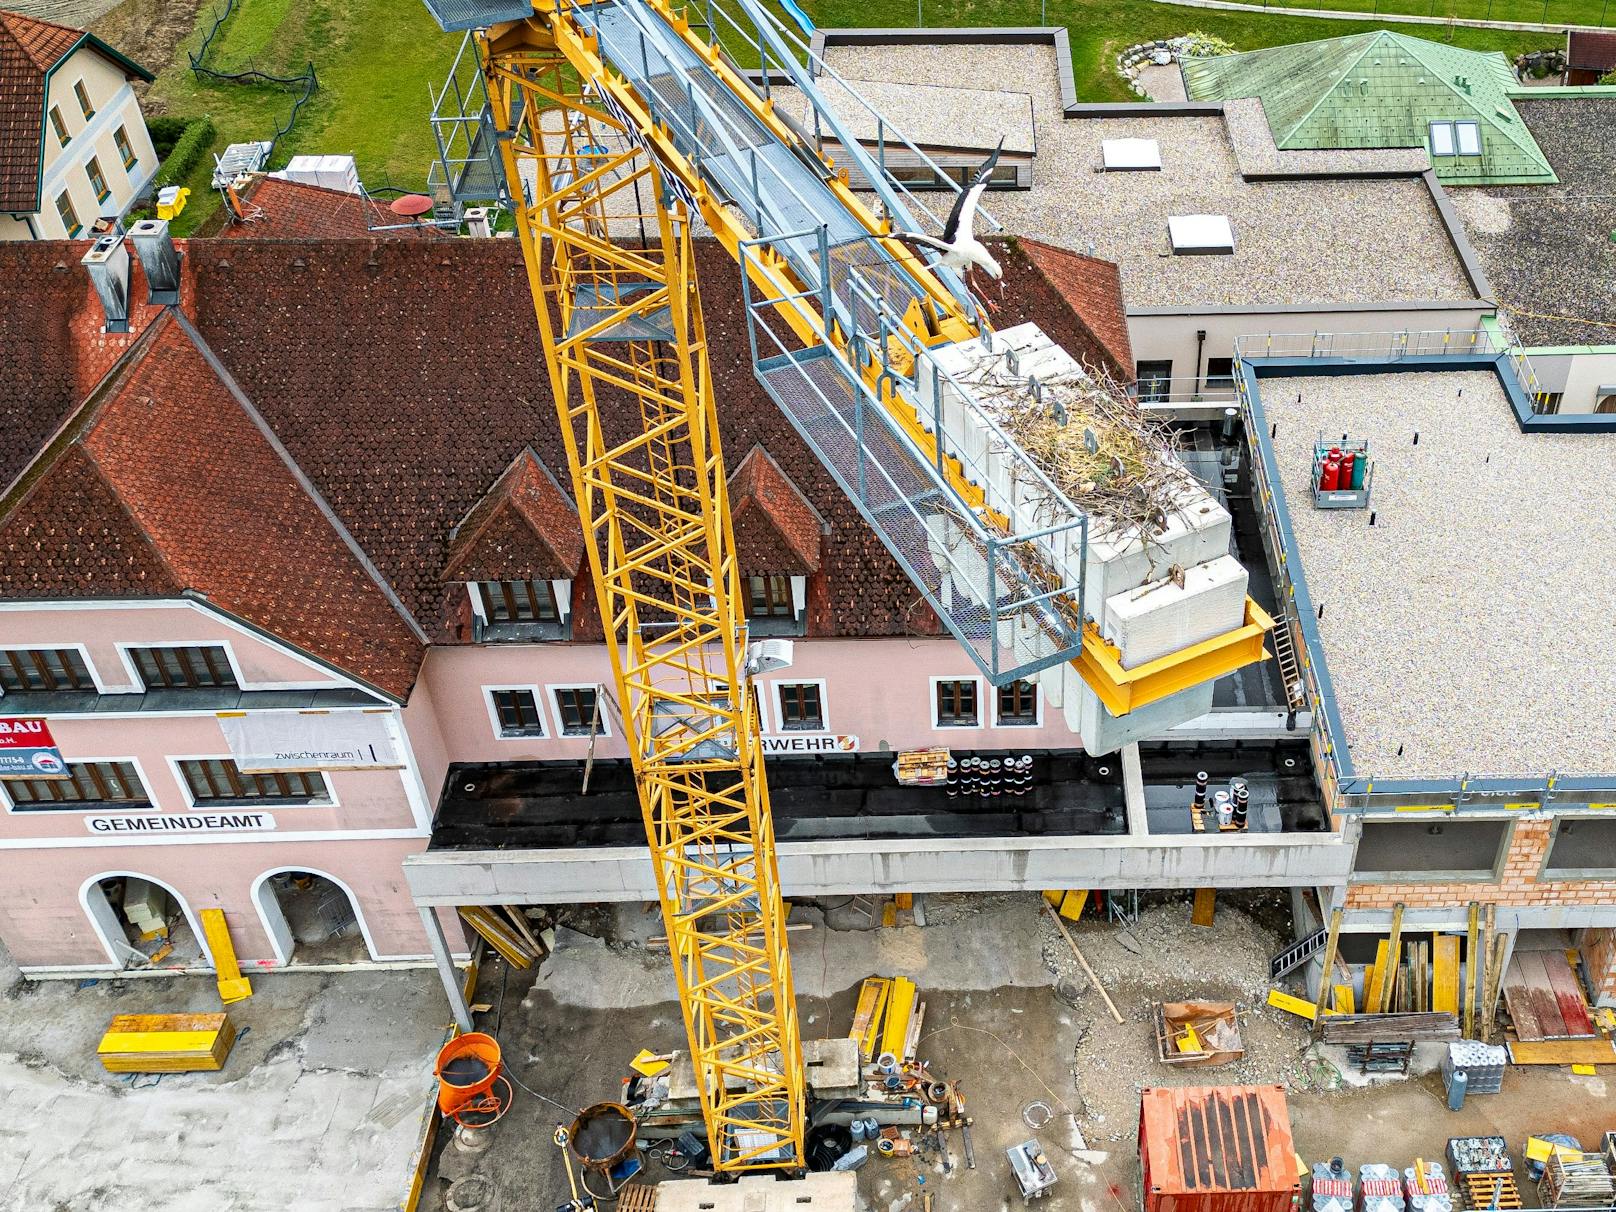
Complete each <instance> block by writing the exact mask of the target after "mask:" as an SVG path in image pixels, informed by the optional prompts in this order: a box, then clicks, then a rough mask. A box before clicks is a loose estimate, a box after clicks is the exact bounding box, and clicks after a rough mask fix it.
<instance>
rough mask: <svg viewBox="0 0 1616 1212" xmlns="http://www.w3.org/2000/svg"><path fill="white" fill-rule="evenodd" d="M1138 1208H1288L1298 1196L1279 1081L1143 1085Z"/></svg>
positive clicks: (1215, 1211)
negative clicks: (1177, 1086) (1269, 1083)
mask: <svg viewBox="0 0 1616 1212" xmlns="http://www.w3.org/2000/svg"><path fill="white" fill-rule="evenodd" d="M1139 1161H1140V1170H1141V1173H1142V1174H1143V1182H1144V1196H1145V1198H1144V1212H1291V1209H1292V1208H1293V1207H1294V1206H1296V1204H1297V1203H1298V1201H1299V1200H1300V1198H1301V1193H1302V1183H1301V1180H1300V1179H1299V1178H1298V1177H1297V1173H1296V1148H1295V1146H1294V1145H1293V1144H1292V1143H1291V1120H1290V1112H1289V1110H1288V1109H1287V1108H1286V1106H1285V1091H1284V1088H1283V1087H1281V1086H1193V1087H1185V1088H1180V1089H1162V1088H1151V1089H1147V1090H1145V1092H1144V1094H1143V1096H1142V1101H1141V1103H1140V1108H1139Z"/></svg>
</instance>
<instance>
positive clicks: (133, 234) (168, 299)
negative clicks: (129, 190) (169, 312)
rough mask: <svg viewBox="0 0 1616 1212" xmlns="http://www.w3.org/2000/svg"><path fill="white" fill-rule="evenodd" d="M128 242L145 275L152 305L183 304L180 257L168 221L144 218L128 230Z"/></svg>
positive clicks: (148, 296) (148, 295)
mask: <svg viewBox="0 0 1616 1212" xmlns="http://www.w3.org/2000/svg"><path fill="white" fill-rule="evenodd" d="M129 239H130V240H131V241H132V242H133V243H134V246H135V252H136V253H137V254H138V255H139V257H140V268H141V269H142V270H144V271H145V273H146V290H147V299H148V301H149V302H151V303H153V304H170V303H178V302H179V301H180V254H179V252H178V250H177V249H175V247H174V241H173V240H172V239H171V238H170V237H169V234H168V220H167V219H142V220H141V221H140V222H139V223H136V224H135V225H134V226H133V227H131V228H130V229H129Z"/></svg>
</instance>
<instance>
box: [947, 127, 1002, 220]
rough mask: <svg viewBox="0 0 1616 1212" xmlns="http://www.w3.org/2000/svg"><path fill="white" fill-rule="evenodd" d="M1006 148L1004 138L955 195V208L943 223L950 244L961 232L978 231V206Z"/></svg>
mask: <svg viewBox="0 0 1616 1212" xmlns="http://www.w3.org/2000/svg"><path fill="white" fill-rule="evenodd" d="M1003 150H1004V140H1003V139H1002V138H1001V139H1000V140H999V145H998V146H997V147H995V148H994V149H993V152H992V154H991V155H989V156H988V158H987V159H986V160H984V161H982V165H981V167H980V168H978V169H977V170H976V175H975V176H973V177H972V178H971V183H970V184H969V185H967V186H966V187H965V188H964V189H963V190H961V191H960V192H959V193H958V194H956V195H955V196H954V209H953V210H951V211H949V212H948V222H947V223H945V224H944V225H943V239H944V240H946V241H948V243H950V244H955V243H957V242H958V241H959V238H960V234H961V233H962V232H963V233H964V234H965V235H968V236H969V235H974V234H975V231H976V208H977V205H978V204H979V203H980V202H981V201H982V194H983V193H984V192H985V191H986V190H987V187H988V182H989V181H990V180H991V179H992V178H993V170H994V168H996V167H997V166H998V163H999V153H1000V152H1001V151H1003Z"/></svg>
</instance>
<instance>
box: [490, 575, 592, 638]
mask: <svg viewBox="0 0 1616 1212" xmlns="http://www.w3.org/2000/svg"><path fill="white" fill-rule="evenodd" d="M471 602H472V607H473V609H474V610H475V611H476V615H477V622H478V627H477V638H478V639H479V640H565V639H568V638H570V637H571V621H572V582H571V581H570V580H555V581H549V580H530V581H474V582H472V585H471Z"/></svg>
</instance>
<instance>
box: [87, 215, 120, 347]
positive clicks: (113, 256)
mask: <svg viewBox="0 0 1616 1212" xmlns="http://www.w3.org/2000/svg"><path fill="white" fill-rule="evenodd" d="M79 264H80V265H82V266H84V268H85V269H87V270H89V271H90V281H91V282H93V283H95V293H96V294H98V295H100V296H101V309H102V310H103V311H105V312H106V314H107V331H108V332H128V331H129V249H128V248H126V247H125V246H124V242H123V237H122V236H102V237H101V238H100V239H99V240H97V241H96V242H95V243H94V244H92V245H91V246H90V251H89V252H87V253H85V254H84V258H83V260H81V261H80V262H79Z"/></svg>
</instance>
